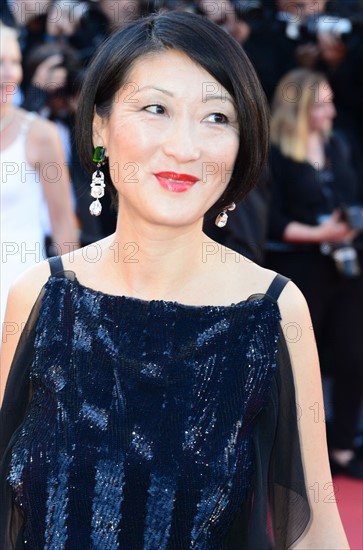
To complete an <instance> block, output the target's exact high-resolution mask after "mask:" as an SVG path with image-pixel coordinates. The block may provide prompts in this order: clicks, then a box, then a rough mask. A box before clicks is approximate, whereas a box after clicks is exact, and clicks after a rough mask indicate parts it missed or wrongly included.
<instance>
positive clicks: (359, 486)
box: [333, 475, 363, 550]
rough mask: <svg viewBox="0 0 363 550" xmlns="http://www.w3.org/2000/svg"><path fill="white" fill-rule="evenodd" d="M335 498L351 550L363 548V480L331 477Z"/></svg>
mask: <svg viewBox="0 0 363 550" xmlns="http://www.w3.org/2000/svg"><path fill="white" fill-rule="evenodd" d="M333 482H334V489H335V498H336V501H337V504H338V508H339V512H340V517H341V518H342V522H343V525H344V529H345V532H346V534H347V537H348V541H349V544H350V548H351V550H363V481H356V480H353V479H351V478H349V477H346V476H341V475H339V476H335V477H334V478H333Z"/></svg>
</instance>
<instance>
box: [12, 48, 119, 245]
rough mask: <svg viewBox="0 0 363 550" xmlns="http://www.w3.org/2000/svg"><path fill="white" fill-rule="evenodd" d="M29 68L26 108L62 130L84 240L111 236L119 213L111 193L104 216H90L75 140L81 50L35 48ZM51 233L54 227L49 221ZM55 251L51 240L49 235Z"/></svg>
mask: <svg viewBox="0 0 363 550" xmlns="http://www.w3.org/2000/svg"><path fill="white" fill-rule="evenodd" d="M25 71H26V73H27V75H28V81H29V82H30V86H29V88H28V89H27V90H26V91H25V100H24V103H23V105H22V106H23V107H24V108H26V109H28V110H32V111H37V112H38V113H39V114H40V115H41V116H42V117H44V118H47V119H48V120H51V121H52V122H54V123H55V124H56V125H57V128H58V130H59V133H60V136H61V139H62V145H63V151H64V155H65V158H66V162H67V165H68V167H69V170H70V175H71V181H72V189H73V195H74V199H75V211H76V215H77V218H78V222H79V225H80V242H81V244H82V245H86V244H90V243H91V242H94V241H96V240H98V239H100V238H102V237H106V236H107V235H110V233H112V232H113V231H114V228H115V225H116V214H115V213H114V211H113V210H112V209H111V199H110V197H109V195H107V197H105V201H104V207H105V209H106V210H108V211H109V215H108V216H104V217H103V218H102V219H100V218H96V217H94V216H90V215H89V205H90V203H91V200H92V198H91V195H90V192H89V184H88V179H87V175H86V174H85V172H84V170H83V169H82V167H81V165H80V162H79V157H78V155H77V153H76V146H75V143H74V124H75V120H74V118H75V112H76V109H77V97H78V93H79V90H80V86H81V83H82V80H83V77H84V72H85V69H84V68H81V63H80V59H79V56H78V53H77V52H76V51H75V50H74V49H73V48H72V47H71V46H69V45H68V44H63V43H58V42H53V43H48V44H43V45H42V46H37V47H35V48H33V49H32V50H31V51H30V52H29V55H28V56H27V59H26V61H25ZM46 225H47V231H48V233H47V234H49V232H50V227H49V223H48V224H47V222H46ZM47 243H48V247H49V248H50V251H49V255H52V254H51V242H50V239H49V238H47Z"/></svg>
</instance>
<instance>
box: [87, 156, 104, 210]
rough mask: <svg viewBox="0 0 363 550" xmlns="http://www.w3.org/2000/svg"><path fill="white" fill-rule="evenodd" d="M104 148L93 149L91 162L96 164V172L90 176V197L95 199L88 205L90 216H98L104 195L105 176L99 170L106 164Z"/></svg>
mask: <svg viewBox="0 0 363 550" xmlns="http://www.w3.org/2000/svg"><path fill="white" fill-rule="evenodd" d="M105 152H106V149H105V147H100V146H98V147H95V150H94V153H93V159H92V160H93V162H97V170H96V171H95V172H93V174H92V183H91V196H92V197H93V198H94V199H96V200H95V201H93V202H92V203H91V204H90V207H89V211H90V213H91V214H92V216H99V215H100V214H101V212H102V204H101V203H100V201H99V199H101V198H102V197H103V196H104V194H105V175H104V174H103V172H101V170H100V168H101V166H102V165H103V164H105V163H106V156H105Z"/></svg>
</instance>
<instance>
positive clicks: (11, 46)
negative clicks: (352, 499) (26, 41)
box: [0, 31, 23, 103]
mask: <svg viewBox="0 0 363 550" xmlns="http://www.w3.org/2000/svg"><path fill="white" fill-rule="evenodd" d="M0 44H1V50H0V86H1V101H2V103H5V102H7V101H10V102H11V100H12V97H13V94H14V93H15V89H16V87H17V86H18V85H19V84H20V82H21V79H22V75H23V72H22V68H21V53H20V47H19V43H18V41H17V40H16V39H15V38H14V37H13V36H12V34H10V33H8V32H7V31H4V32H3V33H2V36H1V38H0Z"/></svg>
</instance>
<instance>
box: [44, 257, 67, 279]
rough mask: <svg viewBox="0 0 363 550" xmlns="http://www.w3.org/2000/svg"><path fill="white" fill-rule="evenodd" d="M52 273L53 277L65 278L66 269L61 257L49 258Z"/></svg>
mask: <svg viewBox="0 0 363 550" xmlns="http://www.w3.org/2000/svg"><path fill="white" fill-rule="evenodd" d="M48 262H49V267H50V273H51V275H52V276H53V277H64V276H65V273H64V267H63V262H62V258H61V256H53V257H52V258H48Z"/></svg>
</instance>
